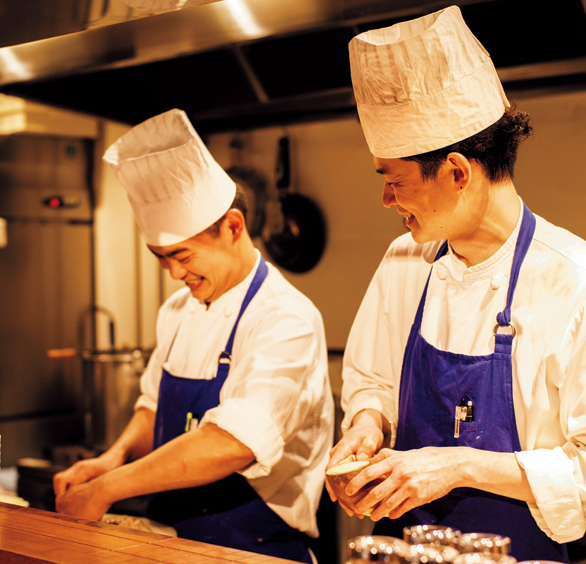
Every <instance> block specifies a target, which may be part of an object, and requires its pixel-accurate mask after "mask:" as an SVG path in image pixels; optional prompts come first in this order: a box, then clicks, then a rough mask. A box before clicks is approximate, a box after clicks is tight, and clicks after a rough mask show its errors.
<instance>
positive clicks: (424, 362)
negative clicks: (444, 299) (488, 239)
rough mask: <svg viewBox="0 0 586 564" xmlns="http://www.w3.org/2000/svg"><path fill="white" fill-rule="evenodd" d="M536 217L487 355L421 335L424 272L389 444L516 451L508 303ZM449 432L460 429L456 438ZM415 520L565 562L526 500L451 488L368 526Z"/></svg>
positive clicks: (396, 532) (528, 223) (518, 254)
mask: <svg viewBox="0 0 586 564" xmlns="http://www.w3.org/2000/svg"><path fill="white" fill-rule="evenodd" d="M535 223H536V222H535V216H534V215H533V214H532V213H531V212H530V211H529V209H528V208H527V207H526V206H524V210H523V220H522V222H521V228H520V231H519V237H518V240H517V245H516V249H515V254H514V258H513V266H512V268H511V277H510V282H509V288H508V292H507V304H506V308H505V309H504V311H502V312H501V313H499V314H498V316H497V321H498V324H497V326H495V346H494V353H493V354H490V355H486V356H467V355H462V354H456V353H450V352H446V351H441V350H439V349H436V348H435V347H432V346H431V345H430V344H429V343H427V342H426V341H425V339H424V338H423V337H422V336H421V320H422V318H423V310H424V305H425V299H426V296H427V287H428V285H429V278H428V281H427V284H426V286H425V290H424V291H423V295H422V297H421V301H420V303H419V307H418V310H417V314H416V316H415V321H414V322H413V326H412V327H411V332H410V335H409V340H408V341H407V346H406V348H405V356H404V359H403V369H402V374H401V388H400V393H399V421H398V425H397V440H396V444H395V449H396V450H410V449H417V448H422V447H425V446H469V447H473V448H478V449H482V450H488V451H493V452H514V451H519V450H521V445H520V443H519V435H518V433H517V424H516V420H515V408H514V404H513V389H512V386H513V374H512V362H511V353H512V347H513V337H514V327H513V326H512V324H511V304H512V301H513V294H514V292H515V287H516V285H517V280H518V277H519V270H520V268H521V265H522V263H523V260H524V258H525V255H526V254H527V250H528V248H529V245H530V243H531V240H532V239H533V234H534V232H535ZM447 248H448V247H447V241H446V242H445V243H444V244H443V245H442V247H441V248H440V250H439V251H438V254H437V256H436V258H435V260H438V259H439V258H440V257H442V256H443V255H444V254H445V253H446V251H447ZM430 276H431V273H430ZM507 326H510V327H511V329H512V334H502V333H498V332H497V329H498V327H507ZM469 402H471V403H469ZM469 405H470V406H471V407H472V410H471V411H472V416H471V417H468V420H460V421H459V424H458V426H459V430H458V431H459V432H457V430H456V427H457V425H456V408H457V407H460V406H461V407H463V408H464V407H467V406H469ZM463 417H464V416H463ZM456 434H457V435H459V436H458V437H455V435H456ZM419 524H433V525H443V526H448V527H453V528H456V529H459V530H460V531H462V532H464V533H472V532H478V533H492V534H499V535H503V536H508V537H510V539H511V554H512V556H514V557H515V558H516V559H517V560H518V561H522V560H553V561H563V562H568V553H567V549H566V546H565V545H560V544H558V543H557V542H555V541H553V540H551V539H550V538H549V537H548V536H547V535H546V534H545V533H544V532H543V531H542V530H541V529H540V528H539V527H538V526H537V523H536V522H535V519H534V518H533V517H532V515H531V512H530V511H529V508H528V507H527V504H526V503H525V502H523V501H518V500H515V499H511V498H507V497H503V496H499V495H495V494H490V493H487V492H483V491H481V490H476V489H473V488H456V489H454V490H452V491H451V492H450V493H449V494H448V495H446V496H444V497H443V498H441V499H438V500H435V501H433V502H431V503H428V504H426V505H423V506H421V507H417V508H415V509H413V510H411V511H409V512H407V513H406V514H404V515H403V516H401V517H400V518H399V519H396V520H391V519H382V520H381V521H379V522H378V523H377V524H376V525H375V529H374V532H375V534H388V535H391V536H395V537H399V538H402V536H403V534H402V530H403V527H410V526H413V525H419Z"/></svg>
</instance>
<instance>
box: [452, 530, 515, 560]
mask: <svg viewBox="0 0 586 564" xmlns="http://www.w3.org/2000/svg"><path fill="white" fill-rule="evenodd" d="M456 547H457V548H458V550H459V551H460V553H461V555H460V556H459V557H458V558H457V559H456V560H455V561H454V564H493V563H494V564H515V562H517V561H516V560H515V558H513V557H512V556H510V555H509V553H510V552H511V539H510V538H509V537H505V536H501V535H491V534H485V533H466V534H462V535H460V536H459V537H458V540H457V542H456Z"/></svg>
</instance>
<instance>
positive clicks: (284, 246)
mask: <svg viewBox="0 0 586 564" xmlns="http://www.w3.org/2000/svg"><path fill="white" fill-rule="evenodd" d="M290 180H291V167H290V159H289V138H288V137H282V138H281V139H280V140H279V151H278V158H277V188H278V190H279V201H280V205H281V206H280V207H281V210H280V211H281V213H282V216H283V218H282V222H279V224H280V226H281V229H280V230H279V231H276V232H272V233H269V234H268V235H265V237H264V244H265V248H266V250H267V252H268V254H269V255H270V257H271V259H272V260H273V261H274V262H275V263H276V264H277V265H279V266H281V267H282V268H285V269H286V270H289V271H291V272H295V273H302V272H307V271H309V270H311V269H312V268H313V267H314V266H315V265H316V264H317V263H318V262H319V260H320V259H321V257H322V255H323V252H324V249H325V246H326V223H325V219H324V216H323V213H322V211H321V209H320V208H319V207H318V205H317V204H316V203H315V202H314V201H313V200H312V199H310V198H308V197H307V196H303V195H301V194H292V193H290V192H289V185H290Z"/></svg>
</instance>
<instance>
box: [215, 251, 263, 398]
mask: <svg viewBox="0 0 586 564" xmlns="http://www.w3.org/2000/svg"><path fill="white" fill-rule="evenodd" d="M268 271H269V269H268V267H267V263H266V262H265V260H264V259H263V257H262V255H261V257H260V262H259V263H258V268H257V269H256V272H255V274H254V278H253V279H252V282H251V283H250V286H249V287H248V291H247V292H246V296H244V300H243V301H242V305H241V306H240V312H239V313H238V317H237V318H236V323H234V327H232V332H231V333H230V337H229V338H228V342H227V343H226V347H225V348H224V350H223V351H222V352H221V353H220V356H219V357H218V372H217V374H216V378H215V381H216V382H215V384H216V386H218V390H219V389H220V388H221V387H222V386H223V385H224V382H225V380H226V378H227V377H228V371H229V370H230V364H231V363H232V347H233V345H234V337H235V335H236V329H237V328H238V324H239V323H240V318H241V317H242V315H243V314H244V311H245V310H246V308H247V307H248V304H249V303H250V302H251V300H252V298H254V296H255V295H256V293H257V292H258V289H259V288H260V287H261V285H262V283H263V282H264V280H265V278H266V277H267V274H268Z"/></svg>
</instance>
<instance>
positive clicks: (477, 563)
mask: <svg viewBox="0 0 586 564" xmlns="http://www.w3.org/2000/svg"><path fill="white" fill-rule="evenodd" d="M516 562H517V560H516V559H515V558H513V557H512V556H508V555H507V554H496V553H493V554H482V553H480V552H468V553H466V554H460V556H457V557H456V559H455V560H454V564H515V563H516ZM532 564H533V563H532Z"/></svg>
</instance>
